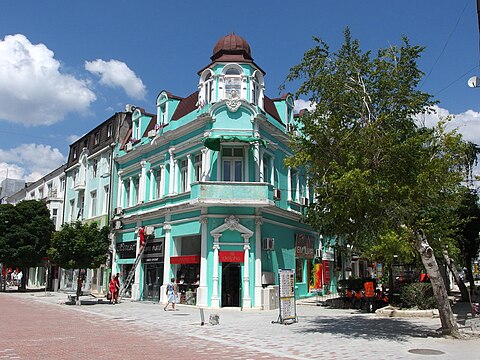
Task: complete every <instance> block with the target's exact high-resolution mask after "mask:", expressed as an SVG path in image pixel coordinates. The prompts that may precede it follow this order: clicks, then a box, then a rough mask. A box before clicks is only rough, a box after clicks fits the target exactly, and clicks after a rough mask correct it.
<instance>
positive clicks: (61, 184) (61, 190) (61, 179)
mask: <svg viewBox="0 0 480 360" xmlns="http://www.w3.org/2000/svg"><path fill="white" fill-rule="evenodd" d="M64 191H65V176H62V177H61V178H60V192H64Z"/></svg>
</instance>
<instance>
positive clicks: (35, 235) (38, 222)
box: [0, 200, 55, 289]
mask: <svg viewBox="0 0 480 360" xmlns="http://www.w3.org/2000/svg"><path fill="white" fill-rule="evenodd" d="M54 230H55V227H54V225H53V222H52V220H51V219H50V212H49V211H48V209H47V206H46V205H45V203H44V202H42V201H37V200H26V201H21V202H19V203H18V204H17V205H16V206H13V205H11V204H2V205H0V262H2V263H3V264H4V265H5V266H11V267H18V268H20V269H22V271H23V274H24V276H23V278H22V285H21V288H23V289H25V284H26V283H27V280H28V268H29V267H35V266H38V265H39V264H40V262H41V260H42V259H43V258H45V257H46V256H47V249H48V248H49V247H50V241H51V237H52V232H53V231H54Z"/></svg>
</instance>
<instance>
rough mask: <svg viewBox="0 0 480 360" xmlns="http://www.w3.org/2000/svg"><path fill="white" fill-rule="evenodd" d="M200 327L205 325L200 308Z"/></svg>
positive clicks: (203, 315)
mask: <svg viewBox="0 0 480 360" xmlns="http://www.w3.org/2000/svg"><path fill="white" fill-rule="evenodd" d="M199 310H200V325H201V326H203V325H205V314H204V313H203V309H202V308H200V309H199Z"/></svg>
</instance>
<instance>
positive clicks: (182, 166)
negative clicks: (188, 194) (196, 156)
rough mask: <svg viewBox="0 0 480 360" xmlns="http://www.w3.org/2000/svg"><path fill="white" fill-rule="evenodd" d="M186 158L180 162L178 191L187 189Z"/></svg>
mask: <svg viewBox="0 0 480 360" xmlns="http://www.w3.org/2000/svg"><path fill="white" fill-rule="evenodd" d="M187 181H188V179H187V160H182V162H181V163H180V192H181V193H183V192H185V191H187Z"/></svg>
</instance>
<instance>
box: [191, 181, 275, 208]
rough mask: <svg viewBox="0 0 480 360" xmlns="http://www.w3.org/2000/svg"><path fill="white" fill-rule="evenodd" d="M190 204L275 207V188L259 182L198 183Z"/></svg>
mask: <svg viewBox="0 0 480 360" xmlns="http://www.w3.org/2000/svg"><path fill="white" fill-rule="evenodd" d="M190 203H191V204H201V205H210V206H217V205H218V206H255V207H264V206H273V205H275V201H274V199H273V186H272V185H270V184H266V183H257V182H230V181H228V182H197V183H193V184H192V186H191V192H190Z"/></svg>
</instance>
